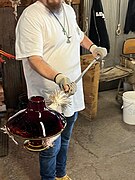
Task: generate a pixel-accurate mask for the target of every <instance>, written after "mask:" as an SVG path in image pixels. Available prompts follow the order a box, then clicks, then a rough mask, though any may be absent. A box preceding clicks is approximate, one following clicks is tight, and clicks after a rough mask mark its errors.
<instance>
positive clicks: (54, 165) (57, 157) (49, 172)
mask: <svg viewBox="0 0 135 180" xmlns="http://www.w3.org/2000/svg"><path fill="white" fill-rule="evenodd" d="M77 117H78V113H77V112H76V113H74V115H73V116H71V117H67V118H66V120H67V126H66V128H65V129H64V131H63V132H62V133H61V136H59V137H58V138H57V139H56V140H55V141H54V146H53V147H52V148H49V149H46V150H44V151H41V152H40V154H39V162H40V175H41V179H42V180H55V177H63V176H65V175H66V161H67V152H68V147H69V142H70V137H71V134H72V130H73V126H74V123H75V121H76V119H77Z"/></svg>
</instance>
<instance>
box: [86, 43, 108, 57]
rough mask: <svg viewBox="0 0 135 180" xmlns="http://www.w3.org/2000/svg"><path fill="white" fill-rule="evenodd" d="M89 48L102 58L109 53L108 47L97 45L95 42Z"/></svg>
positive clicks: (93, 53)
mask: <svg viewBox="0 0 135 180" xmlns="http://www.w3.org/2000/svg"><path fill="white" fill-rule="evenodd" d="M89 50H90V52H91V53H92V55H93V56H94V57H97V56H100V58H101V59H103V58H104V57H105V56H106V55H107V49H106V48H103V47H97V46H96V45H95V44H93V45H92V46H91V47H90V49H89Z"/></svg>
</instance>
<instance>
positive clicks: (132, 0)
mask: <svg viewBox="0 0 135 180" xmlns="http://www.w3.org/2000/svg"><path fill="white" fill-rule="evenodd" d="M130 31H131V32H135V0H129V2H128V9H127V15H126V20H125V27H124V34H128V33H129V32H130Z"/></svg>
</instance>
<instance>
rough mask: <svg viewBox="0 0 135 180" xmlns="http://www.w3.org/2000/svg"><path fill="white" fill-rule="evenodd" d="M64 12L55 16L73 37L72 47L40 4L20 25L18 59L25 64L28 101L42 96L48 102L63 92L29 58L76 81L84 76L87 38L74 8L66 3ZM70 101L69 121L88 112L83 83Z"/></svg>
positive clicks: (54, 19) (48, 12) (32, 9)
mask: <svg viewBox="0 0 135 180" xmlns="http://www.w3.org/2000/svg"><path fill="white" fill-rule="evenodd" d="M63 8H64V10H62V11H60V13H59V14H55V15H56V16H57V18H58V19H59V21H60V23H61V24H63V27H64V29H65V30H66V32H67V33H68V35H69V36H71V38H70V40H71V42H70V43H67V36H66V35H64V32H63V31H62V27H61V25H60V23H59V22H58V20H57V19H56V17H55V16H54V15H53V14H52V13H50V11H49V10H48V9H47V8H46V7H45V6H44V5H43V4H42V3H41V2H39V1H37V2H35V3H34V4H32V5H30V6H29V7H27V8H26V9H25V10H24V11H23V13H22V15H21V17H20V19H19V21H18V24H17V27H16V59H17V60H22V62H23V68H24V74H25V79H26V84H27V91H28V98H30V97H32V96H39V95H40V96H43V97H44V98H45V99H48V98H49V96H50V95H51V94H52V93H53V92H54V91H55V90H56V89H59V87H58V85H57V84H55V83H54V82H53V81H50V80H48V79H46V78H43V77H42V76H41V75H39V74H38V73H37V72H36V71H34V70H33V69H32V68H31V67H30V65H29V62H28V59H27V57H29V56H32V55H39V56H41V57H43V59H44V61H46V62H47V63H48V64H50V65H51V66H52V67H53V68H55V69H56V70H57V71H58V72H61V73H63V74H65V75H66V76H67V77H69V78H70V79H71V80H72V81H75V80H76V79H77V77H78V76H79V75H80V74H81V66H80V42H81V41H82V40H83V38H84V33H83V32H82V31H81V30H80V28H79V27H78V25H77V22H76V16H75V12H74V10H73V8H72V7H70V6H69V5H67V4H66V3H63ZM65 14H66V18H67V20H65ZM68 29H69V30H68ZM70 98H71V105H70V106H68V107H67V108H66V110H65V112H64V115H65V116H67V117H68V116H72V115H73V114H74V112H77V111H80V110H83V109H84V95H83V87H82V80H80V81H79V82H78V83H77V92H76V93H75V94H74V95H73V96H70Z"/></svg>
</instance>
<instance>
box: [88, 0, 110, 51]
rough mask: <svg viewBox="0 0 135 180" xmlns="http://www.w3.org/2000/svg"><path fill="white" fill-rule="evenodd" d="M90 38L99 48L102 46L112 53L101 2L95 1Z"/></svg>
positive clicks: (92, 10) (99, 0)
mask: <svg viewBox="0 0 135 180" xmlns="http://www.w3.org/2000/svg"><path fill="white" fill-rule="evenodd" d="M89 38H90V39H91V40H92V41H93V43H95V44H96V45H97V46H102V47H105V48H106V49H107V51H108V52H109V51H110V42H109V37H108V33H107V29H106V24H105V16H104V12H103V6H102V2H101V0H94V1H93V5H92V8H91V20H90V30H89Z"/></svg>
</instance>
